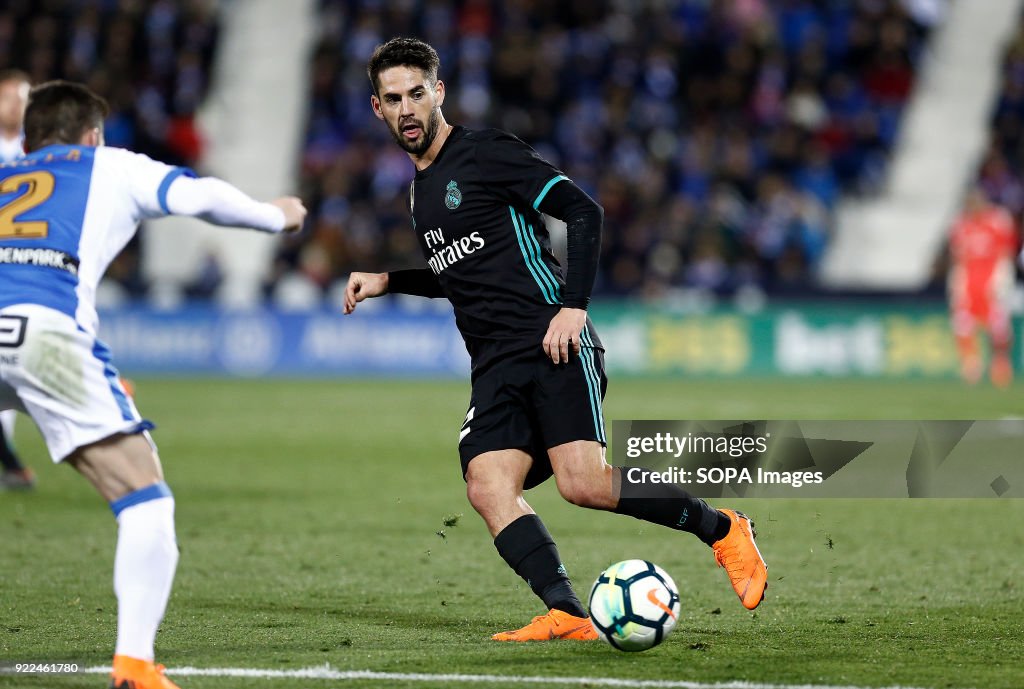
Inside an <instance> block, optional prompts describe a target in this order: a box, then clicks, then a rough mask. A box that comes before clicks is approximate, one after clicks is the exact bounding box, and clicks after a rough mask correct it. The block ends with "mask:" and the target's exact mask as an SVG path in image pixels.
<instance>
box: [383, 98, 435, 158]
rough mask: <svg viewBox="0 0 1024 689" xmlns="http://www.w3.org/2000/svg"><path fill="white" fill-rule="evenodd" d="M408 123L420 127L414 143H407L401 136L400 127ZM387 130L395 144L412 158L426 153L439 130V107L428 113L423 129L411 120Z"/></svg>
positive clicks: (420, 123)
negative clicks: (389, 131) (389, 130)
mask: <svg viewBox="0 0 1024 689" xmlns="http://www.w3.org/2000/svg"><path fill="white" fill-rule="evenodd" d="M410 121H411V122H412V123H413V124H416V125H419V127H420V131H421V133H420V136H419V138H418V139H416V140H415V141H409V140H408V139H406V138H405V137H404V136H402V127H403V126H404V125H406V124H409V123H410ZM388 128H389V129H391V136H393V137H394V139H395V143H397V144H398V145H399V146H401V147H402V149H403V150H404V151H405V152H406V153H411V154H412V155H414V156H421V155H423V154H424V153H426V152H427V149H428V148H430V144H432V143H434V138H435V137H436V136H437V130H438V129H440V128H441V108H440V107H439V106H434V108H433V109H432V110H431V111H430V115H428V116H427V125H426V126H425V127H424V126H423V123H422V122H420V121H419V120H415V119H413V120H406V121H405V122H403V123H402V124H399V125H398V126H397V127H396V128H391V127H388Z"/></svg>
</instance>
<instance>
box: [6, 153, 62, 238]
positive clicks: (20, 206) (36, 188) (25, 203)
mask: <svg viewBox="0 0 1024 689" xmlns="http://www.w3.org/2000/svg"><path fill="white" fill-rule="evenodd" d="M24 186H28V189H26V190H25V191H23V192H22V193H21V194H20V195H18V196H15V197H14V198H13V199H11V200H10V201H8V202H7V203H5V204H4V205H3V206H0V239H40V238H42V237H45V236H46V233H47V232H48V231H49V226H48V225H47V223H46V221H45V220H18V216H19V215H21V214H22V213H24V212H26V211H30V210H32V209H33V208H35V207H36V206H38V205H39V204H41V203H44V202H45V201H46V200H47V199H48V198H50V196H52V195H53V175H52V174H50V173H49V172H46V171H45V170H36V171H34V172H25V173H22V174H20V175H11V176H10V177H8V178H6V179H4V180H2V181H0V194H10V193H13V192H16V191H18V190H19V189H20V188H22V187H24Z"/></svg>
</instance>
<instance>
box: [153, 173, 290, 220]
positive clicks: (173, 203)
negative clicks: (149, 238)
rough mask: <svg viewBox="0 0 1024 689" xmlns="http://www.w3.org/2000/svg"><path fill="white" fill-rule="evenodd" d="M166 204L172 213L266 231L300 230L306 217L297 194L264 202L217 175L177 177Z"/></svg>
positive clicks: (168, 192) (171, 186)
mask: <svg viewBox="0 0 1024 689" xmlns="http://www.w3.org/2000/svg"><path fill="white" fill-rule="evenodd" d="M165 203H166V208H165V209H164V210H166V212H167V213H169V214H172V215H187V216H191V217H194V218H201V219H203V220H205V221H207V222H210V223H213V224H214V225H225V226H228V227H247V228H250V229H254V230H262V231H264V232H282V231H284V232H294V231H297V230H299V229H300V228H301V227H302V222H303V220H304V219H305V217H306V208H305V207H304V206H303V205H302V201H301V200H299V199H298V198H296V197H294V196H285V197H282V198H279V199H275V200H273V201H270V202H269V203H262V202H260V201H256V200H254V199H252V198H250V197H249V196H248V195H247V194H246V193H244V192H243V191H241V190H239V189H238V188H237V187H235V186H233V185H231V184H229V183H227V182H225V181H224V180H221V179H217V178H216V177H201V178H193V177H186V176H185V175H180V176H178V177H177V178H176V179H174V181H173V182H171V185H170V187H169V188H168V189H167V195H166V201H165Z"/></svg>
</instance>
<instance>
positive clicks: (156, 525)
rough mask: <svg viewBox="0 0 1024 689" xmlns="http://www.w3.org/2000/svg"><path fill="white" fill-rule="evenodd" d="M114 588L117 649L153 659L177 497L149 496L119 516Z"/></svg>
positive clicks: (172, 563)
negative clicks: (151, 497) (150, 498)
mask: <svg viewBox="0 0 1024 689" xmlns="http://www.w3.org/2000/svg"><path fill="white" fill-rule="evenodd" d="M117 523H118V525H119V528H118V534H117V554H116V555H115V556H114V593H115V594H117V647H116V649H115V650H114V653H115V654H116V655H126V656H131V657H132V658H139V659H141V660H150V661H152V660H153V641H154V640H155V639H156V630H157V627H159V626H160V621H161V620H162V619H163V617H164V610H165V609H166V608H167V599H168V598H169V597H170V595H171V583H172V582H173V581H174V568H175V567H176V566H177V564H178V542H177V540H176V539H175V536H174V498H173V497H166V498H159V499H157V500H148V501H146V502H141V503H139V504H137V505H132V506H131V507H126V508H125V509H123V510H121V513H120V514H119V515H118V517H117Z"/></svg>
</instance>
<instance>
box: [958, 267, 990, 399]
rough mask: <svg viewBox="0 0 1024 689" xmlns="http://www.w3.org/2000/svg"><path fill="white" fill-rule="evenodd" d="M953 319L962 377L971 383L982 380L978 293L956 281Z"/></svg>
mask: <svg viewBox="0 0 1024 689" xmlns="http://www.w3.org/2000/svg"><path fill="white" fill-rule="evenodd" d="M951 293H952V294H951V299H950V306H951V310H950V311H951V320H952V325H953V338H954V339H955V340H956V352H957V356H958V357H959V359H960V378H961V379H963V381H964V382H965V383H968V384H969V385H974V384H975V383H977V382H978V381H979V380H981V375H982V373H983V372H984V365H983V364H982V359H981V352H980V350H979V348H978V337H977V318H976V313H977V312H978V306H977V303H976V302H977V295H975V294H973V293H972V292H971V291H968V290H967V287H966V285H965V284H962V279H961V281H960V282H958V281H954V287H953V288H952V290H951Z"/></svg>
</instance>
